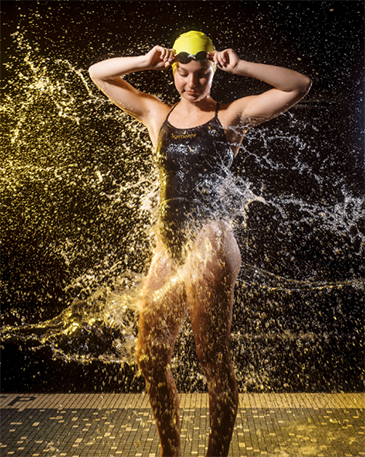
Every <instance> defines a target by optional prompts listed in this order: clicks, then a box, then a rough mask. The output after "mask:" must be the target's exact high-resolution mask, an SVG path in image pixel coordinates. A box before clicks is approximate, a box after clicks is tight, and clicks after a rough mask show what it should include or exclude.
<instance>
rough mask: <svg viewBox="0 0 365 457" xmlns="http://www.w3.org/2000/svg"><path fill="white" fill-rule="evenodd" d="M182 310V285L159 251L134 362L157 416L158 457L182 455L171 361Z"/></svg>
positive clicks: (147, 287)
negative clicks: (159, 455)
mask: <svg viewBox="0 0 365 457" xmlns="http://www.w3.org/2000/svg"><path fill="white" fill-rule="evenodd" d="M185 311H186V300H185V292H184V287H183V284H182V282H181V280H179V277H178V275H177V271H176V268H175V267H174V266H173V264H172V263H171V260H170V259H169V258H168V256H167V255H166V254H164V253H163V251H161V250H160V251H159V252H158V253H157V254H156V256H155V258H154V260H153V262H152V265H151V268H150V272H149V274H148V276H147V278H146V280H145V283H144V288H143V291H142V301H141V311H140V323H139V333H138V345H137V362H138V364H139V366H140V368H141V370H142V373H143V375H144V377H145V380H146V387H147V392H148V394H149V398H150V403H151V407H152V411H153V414H154V416H155V419H156V425H157V429H158V433H159V436H160V441H161V447H162V453H161V457H162V456H169V457H171V456H172V457H178V456H180V455H181V454H180V432H179V402H178V394H177V390H176V385H175V381H174V379H173V377H172V373H171V370H170V363H171V356H172V352H173V349H174V344H175V340H176V337H177V335H178V332H179V330H180V327H181V324H182V322H183V319H184V316H185Z"/></svg>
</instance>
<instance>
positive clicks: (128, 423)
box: [0, 393, 365, 457]
mask: <svg viewBox="0 0 365 457" xmlns="http://www.w3.org/2000/svg"><path fill="white" fill-rule="evenodd" d="M207 400H208V399H207V395H206V394H183V395H181V396H180V407H181V437H182V452H183V456H186V457H191V456H197V457H199V456H201V457H203V456H204V455H205V451H206V445H207V436H208V421H209V416H208V408H207ZM0 406H1V443H0V455H1V457H5V456H11V455H13V456H17V457H18V456H19V457H23V456H24V457H25V456H27V457H38V456H39V457H40V456H42V457H43V456H44V457H53V456H55V457H84V456H85V457H86V456H87V457H89V456H90V457H92V456H95V457H104V456H105V457H118V456H121V457H132V456H133V457H159V455H160V447H159V440H158V435H157V431H156V427H155V424H154V419H153V417H152V414H151V411H150V408H149V404H148V400H147V398H146V395H144V394H137V395H134V394H105V395H101V394H59V395H56V394H52V395H46V394H34V395H33V394H30V395H26V394H2V395H1V403H0ZM364 406H365V397H364V395H363V394H360V393H351V394H320V393H318V394H244V395H242V394H241V395H240V408H239V413H238V416H237V421H236V427H235V430H234V436H233V440H232V444H231V448H230V453H229V455H230V456H234V457H236V456H237V457H244V456H247V457H251V456H266V457H271V456H275V457H299V456H309V457H317V456H318V457H319V456H326V457H337V456H338V457H347V456H365V439H364V432H365V422H364Z"/></svg>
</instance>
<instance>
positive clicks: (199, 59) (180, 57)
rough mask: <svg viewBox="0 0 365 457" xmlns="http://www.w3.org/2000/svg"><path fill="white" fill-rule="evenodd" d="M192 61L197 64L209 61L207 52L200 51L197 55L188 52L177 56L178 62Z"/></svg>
mask: <svg viewBox="0 0 365 457" xmlns="http://www.w3.org/2000/svg"><path fill="white" fill-rule="evenodd" d="M192 59H194V60H196V61H197V62H204V61H205V60H207V53H206V51H199V52H197V53H196V54H189V53H188V52H184V51H183V52H179V54H177V55H176V60H177V61H178V62H180V63H189V62H191V60H192Z"/></svg>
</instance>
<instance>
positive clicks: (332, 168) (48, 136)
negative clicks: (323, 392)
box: [1, 32, 364, 390]
mask: <svg viewBox="0 0 365 457" xmlns="http://www.w3.org/2000/svg"><path fill="white" fill-rule="evenodd" d="M13 38H14V42H15V43H16V44H17V47H18V53H19V54H20V56H21V57H22V59H21V64H20V58H19V54H18V55H17V56H14V58H13V61H10V62H9V63H8V64H7V71H8V72H9V73H13V74H14V76H13V77H12V78H11V79H10V80H9V82H8V84H7V86H6V87H5V92H6V94H5V97H4V103H3V107H2V114H3V117H4V119H5V120H6V123H4V131H3V141H4V145H5V147H4V148H3V150H4V151H5V154H6V155H5V156H4V158H3V165H2V169H1V173H2V179H1V187H2V195H3V201H4V210H3V220H4V222H5V223H6V227H5V230H4V233H3V238H4V241H3V242H4V250H3V300H4V304H5V309H4V313H3V316H2V324H3V327H2V341H3V344H5V346H6V344H14V345H19V347H21V348H24V350H25V348H31V351H32V352H33V353H34V352H37V351H41V350H43V349H44V348H45V347H48V348H49V349H50V350H51V357H52V359H53V360H59V361H61V362H62V363H63V362H64V363H69V362H75V363H77V364H82V365H85V364H90V363H93V362H95V363H96V362H98V363H102V364H105V365H108V364H119V365H121V366H124V365H126V364H127V365H133V364H134V347H135V342H136V338H137V332H138V327H137V320H138V312H137V310H136V302H137V297H138V289H139V285H140V282H141V278H142V277H143V275H144V274H145V273H146V271H147V270H148V266H149V263H150V258H151V253H152V247H153V235H152V232H153V230H152V228H153V225H154V223H155V208H156V202H157V197H156V195H157V170H156V167H155V164H154V158H153V151H152V148H151V145H150V142H149V140H148V135H147V132H146V130H145V129H143V128H141V125H140V124H139V123H138V122H137V121H134V120H132V119H131V118H130V117H129V116H128V115H126V114H124V113H123V112H122V111H120V110H118V109H117V108H115V107H114V106H113V105H112V104H111V103H110V102H108V101H107V100H106V99H105V98H104V97H103V96H102V95H101V94H100V93H99V92H98V89H97V88H95V87H94V86H93V84H92V83H91V81H90V80H89V77H88V74H87V71H86V70H85V69H77V68H74V67H73V66H72V65H71V64H70V62H69V61H68V60H60V59H52V58H50V57H49V58H47V59H44V58H42V57H41V55H40V54H39V50H38V49H32V47H31V46H30V44H29V43H28V42H27V41H26V39H25V38H24V36H23V35H22V34H21V33H19V32H17V33H16V34H14V36H13ZM141 77H143V76H141ZM302 108H303V111H302V112H301V113H300V112H299V113H298V112H296V114H292V113H291V114H286V115H285V116H281V117H280V119H279V121H273V122H271V123H270V125H264V126H263V127H261V128H259V129H255V130H251V131H249V133H248V134H247V137H246V139H245V141H244V145H243V146H242V148H241V151H240V155H239V158H238V160H237V161H236V163H235V166H234V170H233V174H232V175H229V176H228V177H227V183H226V185H225V199H226V200H227V201H228V202H229V204H228V210H229V211H230V213H231V216H232V217H233V218H234V226H235V231H236V235H237V239H238V241H239V245H240V248H241V252H242V257H243V265H242V268H241V274H240V277H239V280H238V284H237V289H236V300H235V301H236V302H235V311H234V313H235V315H234V322H233V329H232V341H233V342H232V349H233V353H234V359H235V363H236V370H237V375H238V380H239V385H240V388H241V389H243V390H247V389H252V390H262V389H277V390H280V389H284V390H285V389H292V388H301V389H303V388H304V389H307V390H308V389H309V390H310V389H312V388H313V389H316V388H318V386H321V387H322V388H323V385H324V384H325V383H327V382H328V381H327V380H326V379H327V377H328V375H329V373H331V372H332V381H331V382H329V384H328V385H329V388H333V386H334V385H336V386H338V384H341V382H342V384H341V387H342V388H346V387H349V384H350V383H353V384H354V383H356V382H357V383H358V382H359V381H358V380H359V377H360V374H361V372H362V368H361V365H359V366H354V364H355V363H356V360H358V358H359V345H360V346H361V330H360V328H361V322H362V319H361V318H362V315H361V306H360V302H361V297H362V294H363V279H362V278H363V276H362V249H363V244H364V243H363V242H364V237H363V234H362V233H361V230H360V223H361V220H362V214H363V199H362V198H361V196H360V195H359V192H358V188H357V184H356V182H354V181H351V179H350V180H349V174H348V173H347V172H346V170H345V171H344V172H341V167H339V166H338V158H339V157H341V156H342V152H341V147H345V145H344V144H338V145H336V144H335V143H334V142H333V141H331V138H330V139H327V140H324V139H323V137H321V136H320V135H319V134H318V132H320V131H321V127H322V125H321V119H320V118H313V117H312V116H309V115H308V112H310V109H311V108H310V107H309V108H308V107H306V106H305V105H302ZM308 132H310V134H309V133H308ZM319 143H321V144H320V145H319ZM328 150H331V153H332V156H331V157H332V158H331V159H329V155H328V153H327V151H328ZM287 151H290V154H289V153H288V152H287ZM192 341H193V340H192V334H191V330H190V327H189V322H188V321H187V322H186V324H185V325H184V328H183V330H182V332H181V336H180V338H179V340H178V342H177V345H176V350H175V353H174V358H173V370H174V374H175V377H176V379H177V384H178V387H179V388H180V389H182V390H194V389H203V388H204V387H205V381H204V377H203V375H202V374H201V372H200V369H199V367H198V361H197V358H196V356H195V353H194V345H193V342H192ZM334 348H336V349H334ZM360 352H361V351H360ZM346 358H347V359H348V363H347V364H346V363H344V360H345V359H346ZM182 361H183V362H184V363H182ZM341 363H342V364H343V365H342V366H341ZM334 367H335V370H337V371H338V374H337V375H336V374H333V368H334ZM319 372H320V373H319ZM344 372H346V373H347V374H348V372H350V373H352V376H350V377H349V379H348V380H345V381H340V380H341V379H343V373H344ZM298 373H299V374H300V381H299V380H298V378H299V376H298ZM359 373H360V374H359ZM119 387H120V386H119ZM121 388H123V386H122V387H121ZM134 388H135V387H133V385H132V387H131V389H132V390H133V389H134Z"/></svg>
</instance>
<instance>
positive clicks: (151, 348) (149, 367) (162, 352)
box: [136, 334, 173, 380]
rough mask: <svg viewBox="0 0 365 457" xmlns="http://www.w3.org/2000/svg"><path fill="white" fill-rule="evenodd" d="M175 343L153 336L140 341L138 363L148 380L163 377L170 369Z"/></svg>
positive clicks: (137, 352)
mask: <svg viewBox="0 0 365 457" xmlns="http://www.w3.org/2000/svg"><path fill="white" fill-rule="evenodd" d="M172 351H173V342H171V341H169V340H168V339H163V338H159V337H155V336H154V335H153V334H149V335H147V336H146V335H143V336H142V337H141V336H140V337H139V339H138V345H137V351H136V361H137V363H138V366H139V367H140V369H141V371H142V373H143V375H144V377H145V378H146V379H151V380H152V379H156V378H158V377H160V376H163V375H164V373H166V371H167V370H168V369H169V368H170V362H171V354H172Z"/></svg>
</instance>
